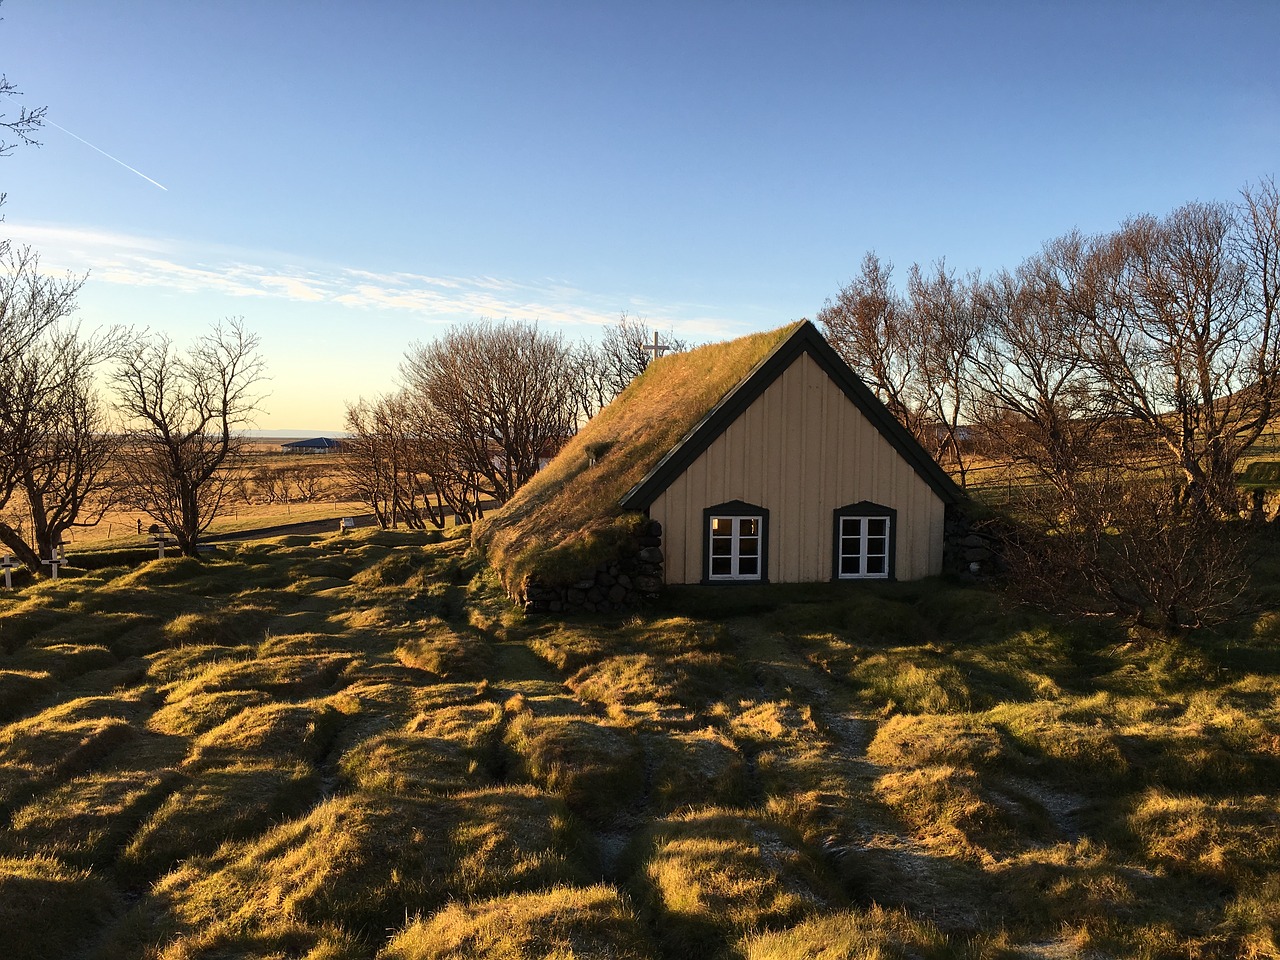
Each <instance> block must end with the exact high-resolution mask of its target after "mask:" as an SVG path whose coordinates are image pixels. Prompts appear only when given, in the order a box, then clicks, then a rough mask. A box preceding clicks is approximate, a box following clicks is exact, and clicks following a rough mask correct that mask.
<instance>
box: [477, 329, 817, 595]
mask: <svg viewBox="0 0 1280 960" xmlns="http://www.w3.org/2000/svg"><path fill="white" fill-rule="evenodd" d="M798 326H799V324H798V323H792V324H788V325H787V326H785V327H780V328H778V329H777V330H771V331H769V332H767V333H756V334H752V335H750V336H746V337H741V338H739V339H737V340H730V341H727V342H725V343H715V344H710V345H709V346H705V347H699V348H698V349H696V350H690V351H688V352H687V353H674V354H669V355H668V356H665V357H662V358H661V359H659V360H655V361H654V362H653V363H651V364H649V367H648V369H646V370H645V372H644V373H642V374H641V375H640V376H639V377H637V378H636V379H635V380H634V381H632V383H631V385H630V386H628V387H627V389H626V390H624V391H623V392H622V393H621V394H619V395H618V397H617V399H615V400H614V401H613V403H611V404H609V406H607V407H606V408H605V409H604V410H602V411H600V413H599V414H597V415H596V416H595V417H594V418H593V419H592V420H591V421H590V422H589V423H588V424H587V425H586V426H584V427H583V428H582V430H580V431H579V432H578V435H577V436H576V437H574V438H573V439H572V440H571V441H569V443H568V444H566V445H565V448H564V449H563V450H562V451H561V452H560V455H559V456H558V457H556V458H555V459H554V460H553V461H551V463H550V464H548V465H547V467H546V469H544V470H542V471H540V472H539V473H538V475H537V476H535V477H534V478H533V479H532V480H530V481H529V482H528V483H527V484H525V485H524V486H523V487H521V488H520V490H519V491H518V492H517V493H516V495H515V496H514V497H512V498H511V500H510V501H508V503H507V504H506V506H504V507H503V508H502V510H500V511H499V512H498V513H495V514H493V515H492V516H490V517H488V518H486V519H485V520H484V521H483V522H482V523H481V524H478V525H477V528H476V534H475V539H476V543H477V545H478V546H480V547H481V549H483V550H485V551H486V553H487V555H488V559H489V562H490V564H491V565H492V566H493V567H494V569H496V570H497V571H498V573H499V574H500V575H501V577H502V580H503V583H504V584H505V585H506V588H507V590H508V591H509V592H511V593H512V594H515V595H518V596H524V594H525V588H526V587H527V585H528V584H529V582H530V581H531V580H537V581H539V582H541V583H545V584H548V585H555V586H563V585H566V584H570V583H573V582H574V581H576V580H581V579H583V578H584V577H589V576H591V574H592V573H593V572H594V571H595V569H596V568H597V567H598V566H599V565H600V564H601V563H605V562H607V561H608V560H610V559H611V558H612V557H614V556H616V555H617V553H618V551H619V550H620V548H621V547H622V545H623V544H624V543H625V542H626V541H628V540H629V539H630V538H631V537H632V536H633V535H634V534H635V532H636V531H637V529H638V526H639V524H640V523H643V522H644V519H643V517H641V516H640V515H639V514H637V513H635V512H628V511H625V510H623V509H622V506H621V504H620V501H621V500H622V498H623V496H624V495H625V494H626V493H627V491H629V490H630V489H631V488H632V487H634V486H635V485H636V484H637V483H639V482H640V481H641V480H643V479H644V478H645V476H646V475H647V474H648V473H649V471H650V470H652V469H653V468H654V467H655V466H656V465H657V463H658V461H659V460H661V459H662V458H663V457H664V456H665V455H666V454H667V452H668V451H670V450H671V449H672V448H673V447H675V446H676V445H677V444H678V443H679V442H680V441H681V440H682V439H683V438H684V437H685V436H686V435H688V434H689V433H690V432H691V431H692V430H693V429H694V428H695V427H697V425H698V424H699V423H700V422H701V421H702V419H703V418H704V417H706V415H707V414H708V413H710V412H711V410H712V409H713V408H714V407H715V406H716V404H718V403H719V402H720V401H721V400H722V399H723V398H724V397H725V395H726V394H728V393H729V392H730V391H731V390H733V388H734V387H736V386H737V385H738V384H739V383H741V382H742V381H743V380H744V379H746V377H747V375H748V374H749V373H751V371H752V370H754V369H755V368H756V367H757V366H758V365H759V364H760V363H762V362H763V361H764V360H765V358H767V357H768V356H769V354H770V353H772V352H773V350H774V349H775V348H776V347H777V346H778V345H779V344H781V343H782V342H783V341H784V340H786V338H787V337H788V336H790V335H791V334H792V333H793V332H795V330H796V328H797V327H798ZM601 451H603V453H602V452H601ZM591 454H595V455H596V461H597V462H596V463H595V464H594V465H592V464H591Z"/></svg>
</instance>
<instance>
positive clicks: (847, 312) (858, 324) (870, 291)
mask: <svg viewBox="0 0 1280 960" xmlns="http://www.w3.org/2000/svg"><path fill="white" fill-rule="evenodd" d="M892 277H893V264H891V263H882V262H881V261H880V258H879V257H877V256H876V255H875V253H871V252H868V253H867V254H866V255H865V256H864V257H863V258H862V266H861V269H860V271H859V273H858V275H857V276H856V277H854V278H853V279H852V280H850V281H849V282H848V283H847V284H845V286H843V287H841V288H840V293H839V294H838V295H837V297H836V299H835V301H831V300H827V302H826V304H825V305H824V306H823V308H822V309H821V310H820V311H818V322H819V323H821V324H822V326H823V328H824V330H825V331H826V335H827V339H828V340H829V341H830V342H831V345H832V346H833V347H835V349H836V352H838V353H839V354H840V356H841V357H843V358H844V360H845V362H846V363H848V364H849V366H851V367H852V368H853V369H854V371H855V372H856V373H857V374H858V376H859V377H861V378H862V380H863V381H864V382H865V383H866V385H867V386H868V387H870V388H871V390H872V392H873V393H875V395H876V396H877V397H879V398H880V400H881V401H882V402H883V403H884V404H885V406H887V407H888V408H889V412H890V413H892V414H893V415H894V417H896V418H897V420H898V422H899V423H901V424H902V425H903V426H904V427H906V428H907V429H908V430H910V431H911V433H912V434H913V435H914V436H915V437H916V439H918V440H922V441H926V440H927V445H928V446H929V447H934V446H936V432H935V431H926V429H925V424H926V422H927V417H926V416H925V411H924V409H923V408H922V394H921V384H920V382H919V372H920V362H921V355H922V353H923V348H924V330H923V329H922V327H921V325H920V323H919V322H918V321H919V317H918V315H917V314H916V313H915V312H913V311H912V310H911V309H910V307H909V305H908V304H907V303H905V302H904V301H903V299H902V297H901V296H900V295H899V294H898V293H897V291H896V290H894V289H893V286H892V284H891V281H892ZM928 433H934V434H935V435H934V436H933V437H927V434H928Z"/></svg>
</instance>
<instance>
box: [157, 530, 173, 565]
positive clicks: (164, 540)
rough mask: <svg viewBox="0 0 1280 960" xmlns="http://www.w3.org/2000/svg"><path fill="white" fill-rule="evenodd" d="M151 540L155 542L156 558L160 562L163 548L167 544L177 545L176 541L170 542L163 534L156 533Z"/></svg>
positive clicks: (162, 556) (162, 557)
mask: <svg viewBox="0 0 1280 960" xmlns="http://www.w3.org/2000/svg"><path fill="white" fill-rule="evenodd" d="M151 539H152V540H154V541H155V544H156V548H157V551H158V558H159V559H160V560H163V559H164V548H165V546H166V545H167V544H170V543H177V542H178V541H177V540H170V539H169V538H168V537H166V536H165V535H164V534H163V533H157V534H156V535H155V536H154V537H152V538H151Z"/></svg>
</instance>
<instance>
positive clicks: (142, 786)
mask: <svg viewBox="0 0 1280 960" xmlns="http://www.w3.org/2000/svg"><path fill="white" fill-rule="evenodd" d="M180 779H181V778H180V776H179V775H178V774H177V773H176V772H175V771H172V770H162V771H158V772H152V771H143V770H123V771H119V772H110V773H96V774H89V775H87V776H81V777H75V778H73V779H71V780H69V781H67V782H66V783H63V784H62V785H61V786H59V787H57V788H55V789H54V790H51V791H50V792H48V793H46V794H44V795H43V796H41V797H40V798H39V799H36V800H33V801H32V802H31V803H28V804H27V805H26V806H24V807H22V808H21V809H19V810H17V811H16V812H15V813H14V815H13V819H12V822H11V823H10V828H9V830H8V831H7V832H6V834H5V836H4V838H3V844H4V847H5V848H6V849H7V850H8V852H9V853H11V854H13V855H15V856H26V857H37V856H41V855H48V856H54V857H57V858H58V859H59V860H61V861H62V862H64V863H67V864H70V865H72V866H83V867H91V866H93V865H94V864H96V863H104V862H108V861H109V860H110V858H111V855H113V854H114V853H115V851H116V850H117V849H118V848H119V847H121V846H122V845H123V844H124V842H125V841H126V840H127V839H128V838H129V835H130V834H131V833H132V832H133V830H134V829H135V828H136V827H137V825H138V824H139V823H140V822H141V821H142V819H143V818H144V817H145V816H146V815H147V814H148V813H149V812H150V811H151V810H152V809H153V808H154V807H155V806H156V805H157V804H159V803H160V802H161V801H162V800H163V799H164V797H165V796H166V795H167V794H168V793H169V792H170V791H171V790H172V789H173V788H174V787H175V786H176V785H177V784H178V783H179V781H180Z"/></svg>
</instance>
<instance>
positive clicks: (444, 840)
mask: <svg viewBox="0 0 1280 960" xmlns="http://www.w3.org/2000/svg"><path fill="white" fill-rule="evenodd" d="M432 539H433V538H432V537H430V536H426V535H423V534H409V533H393V532H382V531H363V530H362V531H357V532H356V533H355V534H351V535H348V536H346V537H342V538H339V537H337V536H336V535H323V536H317V537H313V538H305V537H290V538H284V539H281V540H278V541H276V542H274V543H273V542H265V543H259V544H254V545H252V546H251V547H246V548H245V549H243V550H236V551H232V552H228V553H227V554H226V555H225V556H223V557H221V558H219V559H217V560H216V561H211V562H205V563H194V562H188V561H184V560H172V559H171V560H166V561H163V562H149V563H147V564H145V565H144V566H142V567H139V568H137V569H131V568H110V569H104V570H103V571H101V572H100V573H97V574H95V575H93V576H88V575H86V576H77V577H69V578H68V579H67V580H65V581H61V582H59V583H58V584H57V585H50V584H41V585H37V586H32V587H24V588H23V589H21V590H17V591H13V592H12V593H7V594H0V641H2V642H0V651H2V652H0V807H3V810H2V811H0V812H2V813H3V815H4V817H5V819H4V820H3V821H2V822H0V922H3V923H4V924H5V929H6V932H8V931H9V930H13V931H15V933H14V934H13V935H12V936H10V937H9V938H7V939H6V941H5V942H4V944H3V945H2V946H0V955H4V956H5V957H6V960H7V958H8V957H10V956H12V957H14V958H15V960H29V958H41V960H43V958H45V957H48V956H67V957H70V958H78V957H83V958H85V960H133V958H148V960H161V958H170V960H178V958H183V960H190V958H196V957H201V958H213V957H217V958H227V960H230V958H232V957H242V956H244V957H263V958H266V957H271V958H277V957H278V958H280V960H286V958H288V960H297V958H303V957H309V958H311V960H323V958H329V960H335V958H342V960H348V958H349V960H356V958H359V960H375V958H376V957H377V956H378V955H379V954H382V955H383V956H384V957H388V958H391V957H402V956H403V957H408V956H424V957H434V956H480V957H486V956H488V957H512V958H523V957H534V956H539V957H540V956H560V957H563V958H565V960H567V958H568V957H570V956H574V957H579V958H581V957H593V956H599V957H615V956H616V957H632V956H635V957H643V958H646V960H647V958H652V960H677V958H683V957H690V956H697V957H713V958H715V957H721V958H726V960H728V958H733V960H742V958H766V957H788V958H791V957H813V958H815V960H816V958H820V957H842V956H848V957H862V956H868V957H876V956H879V957H902V958H906V957H913V958H914V957H920V958H933V957H938V958H944V957H945V958H952V957H954V958H969V960H973V958H990V960H1007V958H1014V957H1027V958H1045V957H1066V956H1083V957H1089V956H1093V957H1131V956H1132V957H1149V958H1153V960H1154V958H1164V957H1173V956H1178V957H1183V956H1190V957H1193V958H1215V960H1216V958H1236V957H1268V956H1276V955H1277V953H1278V951H1277V949H1276V937H1277V928H1278V924H1280V914H1278V913H1277V906H1276V905H1277V903H1278V902H1280V867H1277V863H1280V846H1278V843H1280V841H1277V837H1278V836H1280V832H1278V831H1277V830H1276V824H1277V822H1280V808H1278V807H1277V804H1276V800H1275V798H1276V797H1277V796H1280V646H1278V645H1277V644H1278V641H1280V627H1277V626H1276V625H1277V624H1278V623H1280V618H1278V617H1277V615H1276V614H1275V604H1276V603H1280V590H1274V591H1272V587H1271V586H1269V584H1271V583H1272V580H1276V581H1280V564H1272V566H1271V567H1267V566H1265V565H1264V566H1263V567H1260V568H1259V569H1260V571H1262V572H1261V573H1260V577H1262V578H1263V582H1261V584H1260V588H1259V592H1258V594H1257V598H1258V601H1257V602H1258V603H1259V605H1260V612H1257V613H1253V614H1250V615H1248V616H1245V617H1242V619H1241V620H1240V622H1238V623H1234V624H1229V625H1227V626H1225V627H1222V628H1220V629H1219V630H1218V632H1216V633H1214V634H1204V635H1188V636H1182V637H1162V636H1157V635H1152V634H1149V633H1142V632H1137V631H1134V632H1130V631H1126V630H1124V629H1123V628H1119V627H1117V626H1115V625H1111V624H1104V623H1092V624H1089V623H1086V624H1066V623H1061V622H1056V621H1052V620H1048V619H1045V618H1043V617H1040V616H1038V615H1034V614H1030V613H1028V612H1026V611H1021V610H1017V609H1013V608H1007V607H1004V606H1002V605H1001V604H1000V602H999V601H998V599H997V598H993V596H992V595H990V594H988V593H985V592H984V591H981V590H974V589H966V588H962V587H959V586H956V585H952V584H945V583H923V584H889V585H880V586H871V587H867V588H866V589H862V587H863V586H865V585H859V588H858V589H849V588H848V585H828V584H818V585H809V586H805V587H795V588H789V587H776V588H770V589H768V590H755V591H712V590H686V591H672V594H671V596H670V597H669V598H668V599H667V600H666V601H665V604H666V606H665V607H664V608H663V609H659V610H655V611H652V612H646V613H641V614H637V615H633V616H629V617H627V618H626V619H623V620H621V621H618V622H613V621H601V622H599V623H587V622H577V623H573V624H569V625H553V624H546V623H542V624H532V623H526V622H524V621H523V619H522V618H521V617H520V616H519V615H513V614H512V613H511V612H510V607H509V606H507V605H505V603H504V601H503V598H502V596H501V593H500V591H499V589H498V586H497V585H496V583H495V582H494V580H493V579H492V578H490V577H487V576H485V575H482V574H481V573H480V571H479V568H478V566H477V562H476V560H475V558H474V557H473V556H471V555H470V554H469V553H468V545H467V543H466V542H465V541H463V540H458V539H447V540H444V541H443V542H438V543H432V542H429V541H431V540H432ZM1273 568H1274V569H1273ZM1267 571H1270V572H1267ZM1268 591H1272V592H1268ZM1268 604H1271V606H1267V605H1268ZM633 903H634V905H635V907H634V909H633V907H632V904H633ZM877 903H878V904H881V905H882V908H874V907H871V906H870V905H871V904H877Z"/></svg>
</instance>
